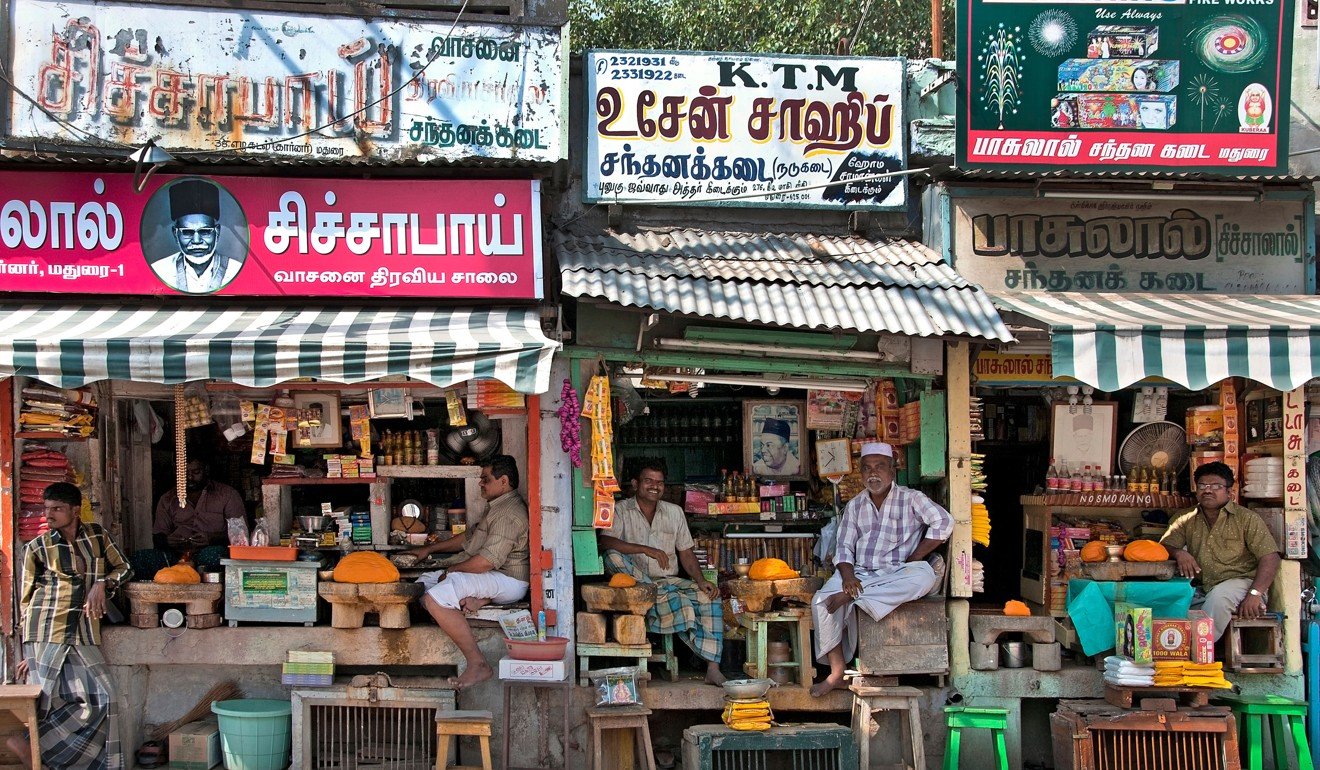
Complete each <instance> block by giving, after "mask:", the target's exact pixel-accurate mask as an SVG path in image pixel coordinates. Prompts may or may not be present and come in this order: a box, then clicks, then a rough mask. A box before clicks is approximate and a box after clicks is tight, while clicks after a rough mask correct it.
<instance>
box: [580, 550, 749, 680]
mask: <svg viewBox="0 0 1320 770" xmlns="http://www.w3.org/2000/svg"><path fill="white" fill-rule="evenodd" d="M605 572H606V573H608V574H610V575H613V574H616V573H623V574H625V575H631V576H632V577H634V578H636V579H637V582H638V583H654V584H655V606H653V607H652V608H651V609H650V610H649V611H648V612H647V613H646V630H647V631H650V632H651V633H653V634H675V635H677V636H678V638H679V639H682V640H683V643H684V644H686V645H687V646H688V647H691V648H692V651H693V652H695V653H696V654H697V656H698V657H700V658H701V659H702V660H708V661H711V662H712V663H719V662H720V656H721V655H722V654H723V652H724V608H723V607H722V606H721V605H720V601H719V600H718V599H711V598H710V597H708V596H706V595H705V594H703V593H702V592H701V591H699V590H697V584H696V583H694V582H692V581H691V580H688V579H687V578H680V577H664V578H652V577H650V576H648V575H647V574H646V573H645V572H644V571H643V570H642V569H641V568H639V567H638V566H637V565H636V563H634V562H633V560H632V559H630V558H628V557H627V556H626V555H625V554H621V553H619V552H618V551H606V552H605Z"/></svg>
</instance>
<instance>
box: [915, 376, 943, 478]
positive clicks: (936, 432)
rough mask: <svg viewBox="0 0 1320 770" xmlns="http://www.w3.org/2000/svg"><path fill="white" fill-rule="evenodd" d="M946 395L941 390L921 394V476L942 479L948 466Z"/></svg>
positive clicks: (919, 465)
mask: <svg viewBox="0 0 1320 770" xmlns="http://www.w3.org/2000/svg"><path fill="white" fill-rule="evenodd" d="M947 415H948V397H947V396H946V395H945V393H944V391H942V390H928V391H925V392H924V393H922V394H921V443H920V444H918V446H919V447H920V449H921V460H920V462H919V464H918V467H919V468H920V470H921V478H922V479H925V480H927V481H929V480H933V479H942V478H944V476H945V473H946V471H947V466H948V454H949V421H948V416H947Z"/></svg>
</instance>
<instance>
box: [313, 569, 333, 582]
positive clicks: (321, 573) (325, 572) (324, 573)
mask: <svg viewBox="0 0 1320 770" xmlns="http://www.w3.org/2000/svg"><path fill="white" fill-rule="evenodd" d="M316 576H317V577H318V578H320V579H322V580H334V579H335V571H334V570H332V569H319V570H317V571H316Z"/></svg>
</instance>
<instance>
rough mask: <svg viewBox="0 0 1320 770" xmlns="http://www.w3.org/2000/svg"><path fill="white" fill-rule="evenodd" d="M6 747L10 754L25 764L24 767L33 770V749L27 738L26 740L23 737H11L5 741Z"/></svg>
mask: <svg viewBox="0 0 1320 770" xmlns="http://www.w3.org/2000/svg"><path fill="white" fill-rule="evenodd" d="M5 747H6V748H8V749H9V752H10V753H11V754H13V755H14V756H16V757H18V761H19V762H22V763H23V767H26V768H28V770H31V768H32V759H31V752H32V747H31V745H30V744H29V743H28V739H27V738H24V737H23V736H22V735H11V736H9V737H8V738H6V739H5Z"/></svg>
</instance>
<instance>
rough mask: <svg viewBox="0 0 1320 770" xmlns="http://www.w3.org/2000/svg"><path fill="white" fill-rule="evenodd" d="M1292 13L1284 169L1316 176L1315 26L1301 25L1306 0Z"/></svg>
mask: <svg viewBox="0 0 1320 770" xmlns="http://www.w3.org/2000/svg"><path fill="white" fill-rule="evenodd" d="M1296 15H1297V19H1296V20H1295V22H1294V23H1295V24H1296V29H1295V30H1294V35H1293V66H1292V73H1293V82H1292V128H1291V135H1290V136H1289V137H1288V153H1289V155H1290V156H1291V157H1290V158H1289V163H1288V171H1289V173H1290V174H1293V175H1297V176H1301V175H1307V176H1320V46H1317V39H1318V38H1317V30H1316V29H1315V28H1314V27H1310V28H1305V27H1303V26H1302V19H1303V18H1304V17H1305V16H1306V0H1299V2H1298V4H1297V13H1296Z"/></svg>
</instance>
